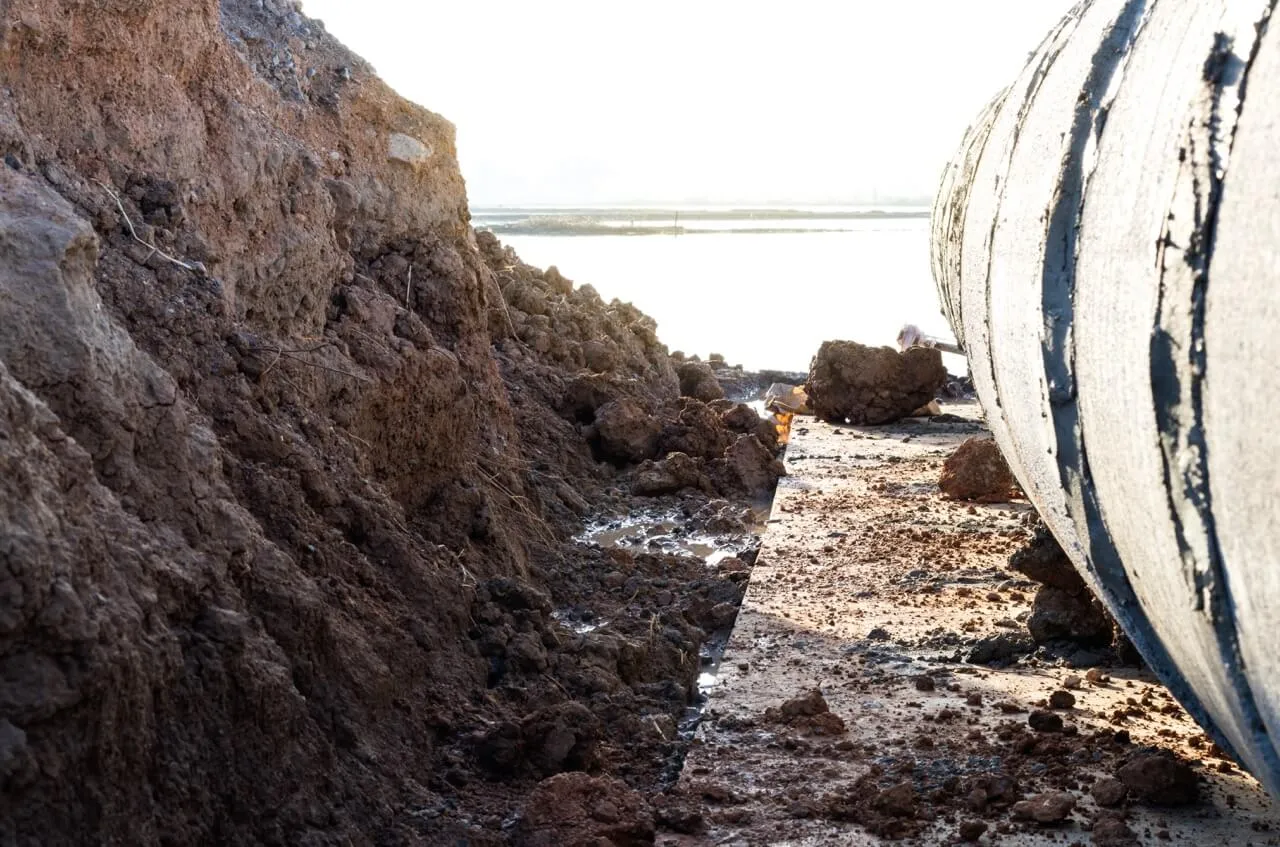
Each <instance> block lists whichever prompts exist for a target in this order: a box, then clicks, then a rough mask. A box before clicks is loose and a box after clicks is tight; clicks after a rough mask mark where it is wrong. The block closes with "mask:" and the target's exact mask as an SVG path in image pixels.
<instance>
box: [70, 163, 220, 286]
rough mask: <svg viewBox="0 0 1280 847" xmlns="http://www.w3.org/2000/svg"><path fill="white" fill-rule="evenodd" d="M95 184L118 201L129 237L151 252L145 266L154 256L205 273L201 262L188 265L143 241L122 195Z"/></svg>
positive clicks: (101, 182) (97, 180)
mask: <svg viewBox="0 0 1280 847" xmlns="http://www.w3.org/2000/svg"><path fill="white" fill-rule="evenodd" d="M94 182H96V183H98V185H100V186H102V190H103V191H105V192H107V194H108V195H109V196H110V197H111V199H112V200H114V201H116V208H117V209H119V210H120V216H121V217H122V218H124V222H125V225H126V226H128V227H129V235H131V236H133V240H134V241H136V242H138V243H139V244H141V245H142V246H143V247H146V248H147V249H148V250H150V251H151V253H149V254H148V255H147V258H145V259H143V260H142V263H143V264H144V265H145V264H146V263H147V262H148V261H150V260H151V257H152V256H159V257H160V258H162V259H164V260H165V261H167V262H171V263H172V264H175V265H177V266H178V267H180V268H182V269H183V270H188V271H191V272H192V273H200V274H203V273H205V268H204V265H202V264H200V263H199V262H196V263H187V262H184V261H182V260H181V259H175V258H174V257H172V256H170V255H169V254H168V253H166V252H164V251H163V250H161V249H160V248H159V247H157V246H156V245H154V244H151V243H149V242H146V241H143V240H142V239H141V238H140V237H139V236H138V231H137V230H136V229H134V228H133V221H131V220H130V219H129V213H128V212H126V211H125V210H124V202H123V201H122V200H121V199H120V195H119V194H116V193H115V192H114V191H112V190H111V188H110V187H109V186H108V185H107V184H106V183H105V182H103V181H102V180H99V179H95V180H94Z"/></svg>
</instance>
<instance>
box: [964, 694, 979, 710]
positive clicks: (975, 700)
mask: <svg viewBox="0 0 1280 847" xmlns="http://www.w3.org/2000/svg"><path fill="white" fill-rule="evenodd" d="M964 702H965V703H967V704H968V705H970V706H981V705H982V695H981V694H979V693H978V692H976V691H975V692H973V693H972V694H970V695H969V696H968V697H966V698H964Z"/></svg>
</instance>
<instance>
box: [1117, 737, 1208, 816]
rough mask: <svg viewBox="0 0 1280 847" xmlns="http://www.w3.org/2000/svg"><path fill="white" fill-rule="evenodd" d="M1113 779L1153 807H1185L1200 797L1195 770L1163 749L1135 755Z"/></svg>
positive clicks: (1145, 751)
mask: <svg viewBox="0 0 1280 847" xmlns="http://www.w3.org/2000/svg"><path fill="white" fill-rule="evenodd" d="M1116 776H1117V777H1119V779H1120V781H1121V782H1123V783H1124V785H1125V787H1126V788H1127V789H1128V790H1129V793H1130V794H1131V795H1133V796H1134V797H1136V798H1138V799H1140V800H1142V801H1143V802H1146V803H1149V804H1151V805H1153V806H1186V805H1190V804H1191V803H1194V802H1196V800H1198V799H1199V796H1200V783H1199V780H1198V779H1197V778H1196V773H1195V771H1193V770H1192V769H1191V766H1190V765H1189V764H1187V763H1186V762H1184V761H1181V760H1180V759H1177V758H1175V757H1174V756H1173V754H1172V753H1169V752H1168V751H1164V750H1159V751H1152V750H1141V751H1138V752H1136V753H1134V754H1133V755H1132V756H1130V757H1129V760H1128V761H1127V762H1125V764H1124V765H1123V766H1122V767H1121V768H1120V769H1119V770H1118V771H1117V772H1116Z"/></svg>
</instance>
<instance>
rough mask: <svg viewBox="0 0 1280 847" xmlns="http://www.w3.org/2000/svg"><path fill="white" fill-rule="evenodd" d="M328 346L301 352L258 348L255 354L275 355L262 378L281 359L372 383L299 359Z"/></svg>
mask: <svg viewBox="0 0 1280 847" xmlns="http://www.w3.org/2000/svg"><path fill="white" fill-rule="evenodd" d="M328 346H329V342H325V343H324V344H320V345H317V346H316V347H311V348H307V349H303V350H284V349H281V348H278V347H258V348H257V350H256V352H259V353H274V354H275V355H276V358H275V359H274V360H272V362H271V364H269V365H267V367H266V368H265V369H263V371H262V375H263V376H266V375H267V373H268V372H269V371H270V370H271V369H272V368H274V367H275V366H276V363H277V362H279V361H280V360H281V359H288V360H289V361H291V362H297V363H298V364H300V365H306V366H307V367H309V368H318V369H319V370H322V371H328V372H329V373H335V374H340V375H342V376H345V377H350V378H351V379H354V380H357V381H359V382H372V380H370V379H368V378H367V377H363V376H361V375H360V374H357V373H352V372H351V371H346V370H343V369H342V368H335V367H331V366H329V365H322V364H320V363H319V362H312V361H309V360H307V359H303V358H301V354H304V353H315V352H316V351H318V350H322V349H324V348H325V347H328Z"/></svg>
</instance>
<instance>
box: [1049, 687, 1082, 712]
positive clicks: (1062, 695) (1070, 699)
mask: <svg viewBox="0 0 1280 847" xmlns="http://www.w3.org/2000/svg"><path fill="white" fill-rule="evenodd" d="M1075 705H1076V698H1075V695H1073V694H1072V693H1071V692H1070V691H1055V692H1053V693H1052V694H1050V695H1049V708H1051V709H1070V708H1073V707H1074V706H1075Z"/></svg>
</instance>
